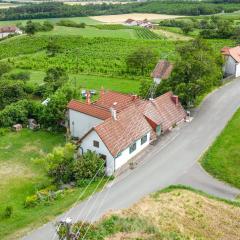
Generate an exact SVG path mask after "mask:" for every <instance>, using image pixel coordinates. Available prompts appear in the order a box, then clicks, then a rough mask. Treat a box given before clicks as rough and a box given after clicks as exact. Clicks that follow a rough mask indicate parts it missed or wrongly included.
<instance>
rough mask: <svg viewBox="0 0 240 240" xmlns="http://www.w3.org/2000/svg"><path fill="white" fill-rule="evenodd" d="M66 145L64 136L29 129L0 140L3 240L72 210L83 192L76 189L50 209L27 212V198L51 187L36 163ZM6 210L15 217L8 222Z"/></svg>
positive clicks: (1, 225)
mask: <svg viewBox="0 0 240 240" xmlns="http://www.w3.org/2000/svg"><path fill="white" fill-rule="evenodd" d="M64 142H65V139H64V136H63V134H54V133H49V132H44V131H38V132H32V131H30V130H27V129H24V130H22V131H21V132H19V133H15V132H9V133H7V134H6V135H4V136H1V137H0V179H1V181H0V192H1V194H0V239H17V238H18V237H19V233H20V232H21V234H22V233H24V232H25V231H27V230H28V231H29V230H30V229H31V228H33V227H36V226H39V225H41V224H43V223H45V222H47V221H49V220H50V219H52V218H53V217H54V216H56V215H58V214H60V213H62V212H63V211H64V210H66V209H67V208H69V207H70V206H71V205H72V204H73V203H74V202H75V201H76V200H77V198H78V197H79V195H80V194H81V192H82V191H83V188H76V189H74V190H73V191H72V192H70V193H68V195H67V196H65V197H64V198H62V199H59V200H56V201H55V202H53V203H51V204H50V205H39V206H37V207H34V208H28V209H26V208H24V201H25V198H26V197H27V196H29V195H32V194H34V193H35V191H36V189H38V188H40V187H41V186H43V184H48V183H49V180H48V179H47V177H46V176H45V174H44V171H43V169H42V168H41V166H40V165H39V164H37V163H36V162H35V161H34V160H33V159H34V158H36V157H39V156H42V155H44V154H46V153H48V152H50V151H51V150H52V149H53V147H55V146H58V145H62V144H64ZM96 185H97V183H94V184H92V185H91V187H90V188H89V189H88V191H87V192H86V193H85V194H84V196H83V197H82V199H83V198H85V197H87V196H89V195H90V194H91V192H92V191H93V190H94V189H95V187H96ZM101 185H103V183H102V184H101ZM6 206H12V207H13V216H12V217H11V218H9V219H6V218H3V216H2V213H3V210H4V209H5V208H6Z"/></svg>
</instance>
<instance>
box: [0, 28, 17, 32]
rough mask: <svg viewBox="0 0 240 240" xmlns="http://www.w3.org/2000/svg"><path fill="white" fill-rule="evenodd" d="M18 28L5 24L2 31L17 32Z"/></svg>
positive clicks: (0, 29)
mask: <svg viewBox="0 0 240 240" xmlns="http://www.w3.org/2000/svg"><path fill="white" fill-rule="evenodd" d="M17 30H18V28H17V27H15V26H3V27H0V33H8V32H12V33H14V32H16V31H17Z"/></svg>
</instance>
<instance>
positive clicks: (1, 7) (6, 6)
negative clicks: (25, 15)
mask: <svg viewBox="0 0 240 240" xmlns="http://www.w3.org/2000/svg"><path fill="white" fill-rule="evenodd" d="M17 6H19V5H17V4H13V3H0V9H5V8H10V7H17Z"/></svg>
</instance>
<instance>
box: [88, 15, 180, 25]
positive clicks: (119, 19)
mask: <svg viewBox="0 0 240 240" xmlns="http://www.w3.org/2000/svg"><path fill="white" fill-rule="evenodd" d="M179 17H182V16H177V15H164V14H153V13H129V14H119V15H105V16H93V17H91V18H92V19H94V20H97V21H100V22H104V23H123V22H124V21H126V20H127V19H129V18H131V19H134V20H144V19H148V20H164V19H174V18H179Z"/></svg>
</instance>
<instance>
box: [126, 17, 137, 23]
mask: <svg viewBox="0 0 240 240" xmlns="http://www.w3.org/2000/svg"><path fill="white" fill-rule="evenodd" d="M132 22H135V20H133V19H131V18H129V19H127V20H126V21H125V23H132Z"/></svg>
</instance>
